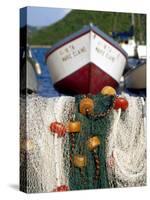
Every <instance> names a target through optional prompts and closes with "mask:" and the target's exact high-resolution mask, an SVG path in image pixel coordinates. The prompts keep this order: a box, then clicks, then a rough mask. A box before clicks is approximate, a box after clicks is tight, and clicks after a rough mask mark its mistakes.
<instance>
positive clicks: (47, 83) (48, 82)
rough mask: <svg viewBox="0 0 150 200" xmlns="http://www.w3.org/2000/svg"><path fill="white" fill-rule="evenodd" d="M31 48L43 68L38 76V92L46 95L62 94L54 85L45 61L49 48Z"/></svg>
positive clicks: (55, 95)
mask: <svg viewBox="0 0 150 200" xmlns="http://www.w3.org/2000/svg"><path fill="white" fill-rule="evenodd" d="M31 50H32V55H33V58H35V59H36V60H37V61H38V63H39V64H40V66H41V70H42V74H41V75H40V76H38V77H37V79H38V83H39V87H38V94H39V95H40V96H46V97H57V96H60V95H61V94H60V93H58V92H57V91H56V90H55V88H54V87H53V83H52V79H51V77H50V73H49V71H48V68H47V65H46V62H45V55H46V53H47V52H48V48H32V49H31Z"/></svg>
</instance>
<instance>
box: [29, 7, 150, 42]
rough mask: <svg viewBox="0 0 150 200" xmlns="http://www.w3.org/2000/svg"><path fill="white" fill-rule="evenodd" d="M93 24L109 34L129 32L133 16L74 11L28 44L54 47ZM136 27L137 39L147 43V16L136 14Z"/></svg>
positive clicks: (42, 30)
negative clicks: (85, 26) (66, 37)
mask: <svg viewBox="0 0 150 200" xmlns="http://www.w3.org/2000/svg"><path fill="white" fill-rule="evenodd" d="M91 22H92V23H93V24H94V25H96V26H97V27H99V28H100V29H101V30H102V31H104V32H106V33H108V34H109V33H110V32H111V31H127V30H128V29H129V27H130V26H131V14H129V13H127V14H126V13H114V12H100V11H83V10H73V11H71V12H70V13H69V14H68V15H67V16H65V17H64V18H63V19H62V20H60V21H58V22H56V23H55V24H53V25H51V26H48V27H44V28H42V29H40V30H38V31H36V32H33V34H32V37H28V42H29V44H32V45H53V44H54V43H56V42H57V41H59V40H61V39H63V38H64V37H65V36H68V35H69V34H71V33H73V32H75V31H77V30H79V29H81V28H82V27H83V26H84V25H87V24H89V23H91ZM135 27H136V28H135V36H136V39H137V40H144V41H145V32H146V16H145V15H138V14H135Z"/></svg>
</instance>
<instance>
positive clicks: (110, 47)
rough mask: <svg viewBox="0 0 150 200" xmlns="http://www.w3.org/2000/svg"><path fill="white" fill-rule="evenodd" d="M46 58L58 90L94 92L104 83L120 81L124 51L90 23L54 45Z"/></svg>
mask: <svg viewBox="0 0 150 200" xmlns="http://www.w3.org/2000/svg"><path fill="white" fill-rule="evenodd" d="M46 61H47V65H48V68H49V71H50V74H51V78H52V81H53V84H54V86H55V88H56V89H57V90H58V91H60V92H63V93H73V94H87V93H92V94H96V93H98V92H99V91H100V90H101V89H102V88H103V87H104V86H106V85H110V86H112V87H116V86H117V85H118V84H119V81H120V78H121V76H122V73H123V71H124V68H125V65H126V62H127V54H126V52H125V51H124V50H123V49H122V48H121V47H120V45H119V44H118V43H117V42H115V41H114V40H113V39H112V38H111V37H109V36H108V35H106V34H105V33H103V32H102V31H100V30H99V29H98V28H97V27H95V26H93V25H89V26H85V27H83V29H81V30H80V31H78V32H77V33H74V34H72V35H71V36H69V37H67V38H65V39H63V40H62V41H60V42H58V43H57V44H56V45H54V46H53V47H52V48H51V49H50V51H49V52H48V53H47V55H46Z"/></svg>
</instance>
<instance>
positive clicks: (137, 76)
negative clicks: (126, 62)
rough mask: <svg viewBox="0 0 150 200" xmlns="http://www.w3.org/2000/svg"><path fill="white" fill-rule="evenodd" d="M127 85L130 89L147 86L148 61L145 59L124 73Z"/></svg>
mask: <svg viewBox="0 0 150 200" xmlns="http://www.w3.org/2000/svg"><path fill="white" fill-rule="evenodd" d="M124 81H125V87H126V88H130V89H145V88H146V61H143V62H142V63H140V64H139V65H138V66H136V67H135V68H133V69H131V70H129V71H128V72H127V73H126V74H125V75H124Z"/></svg>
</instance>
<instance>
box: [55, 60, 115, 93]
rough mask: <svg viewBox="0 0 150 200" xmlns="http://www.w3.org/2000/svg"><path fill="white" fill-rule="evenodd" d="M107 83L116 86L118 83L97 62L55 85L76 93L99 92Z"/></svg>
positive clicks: (60, 88) (62, 90)
mask: <svg viewBox="0 0 150 200" xmlns="http://www.w3.org/2000/svg"><path fill="white" fill-rule="evenodd" d="M106 85H109V86H112V87H114V88H116V87H117V86H118V83H117V81H116V80H114V79H113V78H112V77H111V76H109V75H108V74H107V73H106V72H104V71H103V70H101V69H100V68H99V67H97V66H96V65H95V64H93V63H89V64H87V65H85V66H83V67H82V68H80V69H79V70H78V71H76V72H74V73H72V74H70V75H69V76H67V77H65V78H64V79H62V80H61V81H59V82H57V83H55V85H54V86H55V88H56V89H57V90H58V91H59V92H61V93H64V94H70V95H74V94H88V93H91V94H97V93H98V92H100V91H101V89H102V88H103V87H104V86H106Z"/></svg>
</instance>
